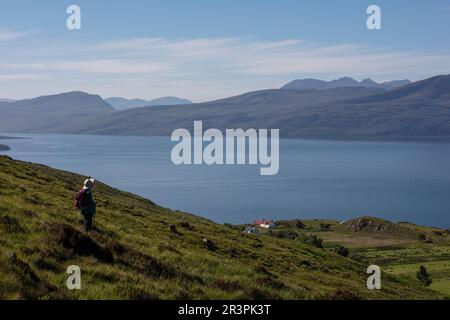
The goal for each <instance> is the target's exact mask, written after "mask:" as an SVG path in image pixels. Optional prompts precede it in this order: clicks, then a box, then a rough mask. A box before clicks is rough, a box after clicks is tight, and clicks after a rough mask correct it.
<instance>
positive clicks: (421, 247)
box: [284, 218, 450, 297]
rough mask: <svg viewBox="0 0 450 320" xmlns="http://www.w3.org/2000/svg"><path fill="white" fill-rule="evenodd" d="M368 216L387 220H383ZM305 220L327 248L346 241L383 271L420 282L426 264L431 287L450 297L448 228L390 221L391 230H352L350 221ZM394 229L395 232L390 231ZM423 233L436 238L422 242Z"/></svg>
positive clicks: (359, 256) (353, 254)
mask: <svg viewBox="0 0 450 320" xmlns="http://www.w3.org/2000/svg"><path fill="white" fill-rule="evenodd" d="M367 219H368V220H371V221H375V222H380V221H381V222H382V223H383V220H380V219H375V218H367ZM354 220H356V219H354ZM303 223H304V224H305V229H304V231H306V232H308V233H312V234H315V235H317V236H318V237H320V238H322V239H323V240H324V242H325V246H326V247H333V246H335V245H336V244H343V245H344V246H345V247H347V248H349V249H350V257H352V258H353V259H356V260H358V261H361V262H363V263H365V264H372V263H373V264H376V265H379V266H381V267H382V270H384V271H386V272H387V273H389V274H392V275H395V276H396V277H398V278H401V279H403V280H404V281H407V282H408V283H412V284H416V285H419V281H418V280H417V278H416V272H417V270H418V269H419V266H420V265H424V266H425V267H426V268H427V270H428V272H429V273H430V274H431V276H432V279H433V283H432V285H431V286H430V288H431V289H433V290H437V291H439V292H441V293H442V294H444V295H446V296H447V297H450V234H449V232H448V231H443V230H441V229H438V228H431V227H421V226H417V225H414V224H409V223H397V224H393V223H388V224H389V226H388V230H387V231H384V232H375V231H370V230H365V231H359V232H354V231H351V232H349V231H348V228H347V225H346V224H344V225H342V224H340V223H339V222H337V221H324V220H314V221H303ZM321 223H329V224H330V225H331V226H330V229H329V230H322V229H321V227H320V224H321ZM384 223H385V222H384ZM284 228H286V227H284ZM291 229H292V228H291ZM392 230H395V232H394V231H393V232H389V231H392ZM419 234H423V235H426V237H427V238H428V239H431V240H432V241H430V242H429V243H424V242H422V241H419V240H418V236H419Z"/></svg>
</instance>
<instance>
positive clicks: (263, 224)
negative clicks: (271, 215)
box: [253, 219, 275, 229]
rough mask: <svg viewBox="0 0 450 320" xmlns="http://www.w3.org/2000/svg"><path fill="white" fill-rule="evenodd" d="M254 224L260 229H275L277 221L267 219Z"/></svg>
mask: <svg viewBox="0 0 450 320" xmlns="http://www.w3.org/2000/svg"><path fill="white" fill-rule="evenodd" d="M253 224H254V225H255V226H257V227H260V228H266V229H271V228H275V221H273V220H265V219H263V220H256V221H255V222H254V223H253Z"/></svg>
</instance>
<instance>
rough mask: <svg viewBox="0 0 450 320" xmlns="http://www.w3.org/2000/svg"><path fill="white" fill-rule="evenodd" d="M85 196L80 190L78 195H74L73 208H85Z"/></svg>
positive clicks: (83, 190) (82, 190)
mask: <svg viewBox="0 0 450 320" xmlns="http://www.w3.org/2000/svg"><path fill="white" fill-rule="evenodd" d="M85 195H86V190H85V189H81V190H80V191H78V193H77V194H76V195H75V198H74V200H73V207H74V208H77V209H81V208H86V207H87V203H86V197H85Z"/></svg>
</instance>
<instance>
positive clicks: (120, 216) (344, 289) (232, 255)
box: [0, 157, 442, 299]
mask: <svg viewBox="0 0 450 320" xmlns="http://www.w3.org/2000/svg"><path fill="white" fill-rule="evenodd" d="M84 178H85V177H82V176H79V175H76V174H72V173H67V172H63V171H58V170H54V169H51V168H48V167H44V166H41V165H36V164H31V163H24V162H19V161H14V160H11V159H10V158H8V157H0V185H1V188H0V298H1V299H342V298H347V299H350V298H353V299H356V298H360V299H429V298H431V299H439V298H442V296H441V294H440V293H438V292H436V291H432V290H429V289H426V288H424V287H423V286H420V284H417V283H415V282H413V281H410V280H409V279H408V278H405V277H399V278H394V276H393V275H388V274H383V278H382V290H379V291H369V290H367V289H366V278H367V275H366V274H365V270H366V267H367V264H364V263H362V262H356V261H355V260H352V259H350V258H344V257H342V256H340V255H338V254H335V253H334V252H333V250H328V249H327V248H316V247H314V246H312V245H308V244H304V243H302V242H300V241H298V240H295V239H294V240H292V239H289V238H278V237H272V236H266V235H251V234H244V233H243V232H242V231H241V230H239V229H238V228H234V227H231V226H224V225H219V224H216V223H214V222H211V221H209V220H206V219H203V218H200V217H196V216H193V215H189V214H185V213H182V212H178V211H172V210H169V209H165V208H161V207H159V206H157V205H156V204H154V203H152V202H151V201H149V200H146V199H143V198H141V197H138V196H135V195H132V194H129V193H125V192H121V191H119V190H117V189H114V188H111V187H109V186H107V185H104V184H101V183H98V184H97V185H96V189H95V195H96V200H97V202H98V214H97V218H96V225H97V227H98V228H99V229H100V230H101V231H99V232H97V233H89V234H84V233H82V232H81V231H80V230H81V222H80V214H79V213H78V212H77V211H75V210H73V209H72V199H73V196H74V194H75V193H76V192H77V191H78V189H79V187H80V185H81V183H82V181H83V180H84ZM174 196H176V195H174ZM170 225H172V226H171V228H169V226H170ZM173 226H175V228H176V230H174V228H173ZM171 229H172V230H171ZM174 231H175V232H174ZM204 239H208V240H209V242H208V243H205V241H204ZM69 265H78V266H80V268H81V270H82V289H81V290H75V291H69V290H68V289H67V288H66V286H65V283H66V279H67V274H66V268H67V267H68V266H69Z"/></svg>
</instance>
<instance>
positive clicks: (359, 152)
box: [2, 135, 450, 227]
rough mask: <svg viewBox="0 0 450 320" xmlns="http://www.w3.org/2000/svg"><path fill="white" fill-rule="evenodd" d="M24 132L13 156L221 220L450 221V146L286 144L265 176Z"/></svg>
mask: <svg viewBox="0 0 450 320" xmlns="http://www.w3.org/2000/svg"><path fill="white" fill-rule="evenodd" d="M16 136H17V135H16ZM20 136H23V137H30V138H31V139H25V140H8V141H6V140H3V142H2V143H4V144H8V145H9V146H11V147H12V148H13V150H12V151H10V152H7V154H9V155H10V156H12V157H13V158H16V159H21V160H27V161H33V162H37V163H42V164H46V165H49V166H52V167H55V168H60V169H64V170H69V171H74V172H78V173H82V174H85V175H91V176H93V177H95V178H97V179H99V180H102V181H103V182H106V183H108V184H110V185H113V186H115V187H118V188H121V189H124V190H127V191H131V192H133V193H137V194H140V195H142V196H145V197H147V198H150V199H152V200H153V201H155V202H157V203H159V204H160V205H163V206H166V207H170V208H173V209H179V210H183V211H187V212H192V213H195V214H198V215H201V216H204V217H207V218H210V219H212V220H214V221H217V222H230V223H243V222H249V221H252V220H254V219H256V218H272V219H294V218H334V219H338V220H345V219H348V218H352V217H355V216H359V215H371V216H377V217H382V218H387V219H390V220H394V221H411V222H415V223H418V224H424V225H435V226H441V227H450V145H449V144H427V143H392V142H343V141H308V140H282V141H281V150H280V172H279V174H278V175H276V176H264V177H263V176H260V175H259V166H212V167H208V166H175V165H173V164H172V162H171V160H170V152H171V148H172V145H173V144H172V143H171V142H170V140H169V138H168V137H108V136H70V135H20ZM80 183H81V181H80Z"/></svg>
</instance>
